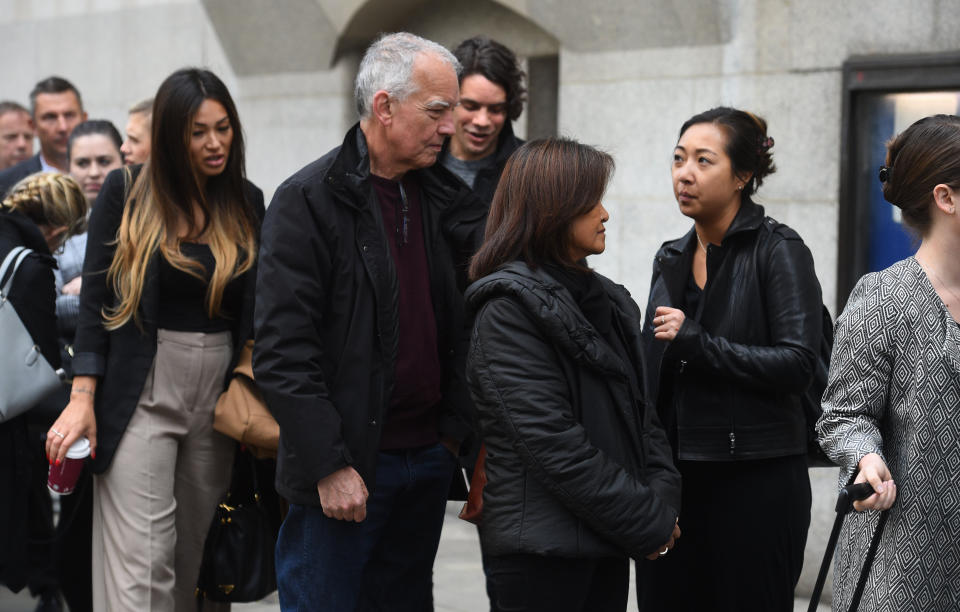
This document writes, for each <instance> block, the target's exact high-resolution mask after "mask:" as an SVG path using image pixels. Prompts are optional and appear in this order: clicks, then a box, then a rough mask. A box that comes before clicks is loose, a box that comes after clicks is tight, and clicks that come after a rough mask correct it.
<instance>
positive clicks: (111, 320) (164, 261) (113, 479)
mask: <svg viewBox="0 0 960 612" xmlns="http://www.w3.org/2000/svg"><path fill="white" fill-rule="evenodd" d="M152 129H153V134H152V149H151V155H150V160H149V161H148V162H147V163H146V164H145V165H144V166H142V167H136V166H135V167H134V168H133V170H132V172H130V171H128V170H118V171H114V172H112V173H111V174H110V175H109V176H108V177H107V181H106V183H105V184H104V186H103V190H102V192H101V194H100V197H99V198H98V201H97V205H96V206H95V208H94V212H93V214H92V216H91V219H90V236H89V242H88V247H87V253H86V258H85V261H84V281H83V289H82V292H81V296H80V325H79V328H78V330H77V339H76V353H75V356H74V360H73V367H74V374H75V378H74V381H73V388H72V392H71V397H70V403H69V404H68V405H67V407H66V408H65V409H64V411H63V413H62V414H61V416H60V418H59V419H57V422H56V423H55V424H54V427H53V428H52V429H51V431H50V433H49V435H48V437H47V454H48V457H49V458H50V461H52V462H59V461H62V460H63V458H64V456H65V453H66V451H67V449H68V448H69V447H70V445H71V444H72V443H73V442H74V441H75V440H76V439H77V438H79V437H80V436H86V437H87V438H89V440H90V446H91V449H92V453H91V456H92V461H91V462H90V464H89V465H90V468H91V470H92V471H93V472H94V474H95V475H96V476H95V478H94V482H95V495H94V545H93V561H94V563H93V568H94V608H95V609H98V610H101V609H104V610H119V609H123V610H138V609H142V610H147V609H149V610H188V609H192V608H194V607H195V606H196V604H195V603H194V599H193V597H194V587H195V585H196V581H197V572H198V569H199V564H200V559H201V552H202V548H203V541H204V537H205V535H206V530H207V526H208V525H209V522H210V519H211V518H212V515H213V512H214V509H215V507H216V504H217V501H218V500H219V499H220V497H221V495H222V494H223V492H224V491H225V489H226V487H227V485H228V479H229V473H230V466H231V457H232V451H233V444H232V442H231V441H230V440H229V439H228V438H226V437H224V436H221V435H220V434H218V433H216V432H215V431H214V430H213V407H214V404H215V402H216V399H217V396H218V395H219V393H220V392H221V390H222V389H223V387H224V383H225V378H226V374H227V372H228V371H229V369H230V367H231V364H232V362H233V360H234V355H236V354H237V353H238V351H239V347H240V346H242V344H243V342H245V341H246V339H247V338H248V337H249V336H250V335H251V330H252V325H251V321H252V310H253V290H254V284H255V258H256V253H257V238H258V231H259V224H260V220H261V219H262V216H263V194H262V192H261V191H260V190H259V189H257V188H256V187H255V186H254V185H252V184H251V183H249V182H248V181H247V180H246V179H245V177H244V148H243V133H242V130H241V126H240V120H239V117H238V116H237V111H236V107H235V106H234V103H233V99H232V98H231V97H230V93H229V91H227V88H226V86H225V85H224V84H223V82H222V81H221V80H220V79H219V78H217V76H216V75H214V74H213V73H212V72H209V71H207V70H200V69H192V68H191V69H183V70H178V71H177V72H175V73H173V74H172V75H170V76H169V77H168V78H167V79H166V80H165V81H164V82H163V84H161V85H160V88H159V90H158V91H157V95H156V97H155V99H154V107H153V127H152Z"/></svg>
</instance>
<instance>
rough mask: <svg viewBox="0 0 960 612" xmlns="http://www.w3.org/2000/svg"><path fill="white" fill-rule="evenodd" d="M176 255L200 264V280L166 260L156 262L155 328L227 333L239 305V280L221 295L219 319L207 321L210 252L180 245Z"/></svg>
mask: <svg viewBox="0 0 960 612" xmlns="http://www.w3.org/2000/svg"><path fill="white" fill-rule="evenodd" d="M180 252H181V253H183V254H184V255H185V256H186V257H189V258H190V259H193V260H194V261H198V262H200V264H201V265H202V266H203V270H204V271H203V277H204V278H203V279H199V278H197V277H196V276H194V275H192V274H188V273H187V272H184V271H183V270H180V269H178V268H175V267H173V265H172V264H171V263H170V262H169V261H167V258H166V257H161V258H160V300H161V301H162V302H163V308H161V309H160V314H159V318H158V319H157V327H158V328H159V329H169V330H174V331H189V332H206V333H213V332H221V331H229V330H230V328H231V325H232V324H233V321H234V320H235V319H236V317H237V315H238V314H239V312H240V308H241V306H242V303H243V283H244V280H243V277H244V276H246V275H247V274H250V272H249V271H248V272H246V273H245V274H244V275H241V276H238V277H236V278H234V279H233V280H231V281H230V282H229V283H228V284H227V286H226V288H225V289H224V292H223V300H222V302H221V306H220V315H219V316H214V317H211V316H209V314H208V311H207V287H208V286H209V285H210V278H211V277H212V276H213V271H214V269H215V266H216V262H215V261H214V258H213V251H211V250H210V246H209V245H206V244H198V243H195V242H181V243H180Z"/></svg>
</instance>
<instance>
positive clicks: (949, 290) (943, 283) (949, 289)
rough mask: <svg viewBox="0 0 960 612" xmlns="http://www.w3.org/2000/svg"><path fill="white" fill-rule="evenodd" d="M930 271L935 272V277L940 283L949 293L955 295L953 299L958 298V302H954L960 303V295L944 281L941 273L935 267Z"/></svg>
mask: <svg viewBox="0 0 960 612" xmlns="http://www.w3.org/2000/svg"><path fill="white" fill-rule="evenodd" d="M930 272H931V273H932V274H933V277H934V278H935V279H937V282H938V283H940V286H941V287H943V288H944V289H946V290H947V293H949V294H950V295H952V296H953V299H955V300H957V301H956V302H954V304H960V296H957V294H956V293H954V292H953V289H951V288H950V287H948V286H947V284H946V283H945V282H943V279H942V278H940V275H939V274H937V272H936V271H935V270H934V269H933V268H930ZM947 306H950V304H947Z"/></svg>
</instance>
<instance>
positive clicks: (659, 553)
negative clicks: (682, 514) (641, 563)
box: [646, 519, 680, 561]
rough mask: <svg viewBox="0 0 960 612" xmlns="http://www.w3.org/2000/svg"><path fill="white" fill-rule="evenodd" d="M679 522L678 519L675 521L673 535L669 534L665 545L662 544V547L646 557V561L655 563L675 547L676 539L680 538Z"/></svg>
mask: <svg viewBox="0 0 960 612" xmlns="http://www.w3.org/2000/svg"><path fill="white" fill-rule="evenodd" d="M679 520H680V519H677V522H675V523H674V524H673V533H672V534H670V539H669V540H667V543H666V544H664V545H663V546H660V547H659V548H657V550H655V551H653V552H652V553H650V554H649V555H647V556H646V559H647V560H648V561H656V560H657V559H659V558H660V557H662V556H664V555H665V554H667V553H668V552H670V549H671V548H673V547H674V546H675V545H676V543H677V539H678V538H679V537H680V523H679Z"/></svg>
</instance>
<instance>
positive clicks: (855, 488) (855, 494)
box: [807, 482, 887, 612]
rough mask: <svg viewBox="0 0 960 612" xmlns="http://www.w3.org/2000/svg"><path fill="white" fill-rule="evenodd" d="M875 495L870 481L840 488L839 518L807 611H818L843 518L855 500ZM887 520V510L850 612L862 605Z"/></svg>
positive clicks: (874, 538) (828, 543) (835, 523)
mask: <svg viewBox="0 0 960 612" xmlns="http://www.w3.org/2000/svg"><path fill="white" fill-rule="evenodd" d="M871 495H873V487H871V486H870V483H868V482H861V483H859V484H850V485H847V486H845V487H843V488H842V489H840V495H839V497H837V507H836V511H837V519H836V520H835V521H834V522H833V531H831V532H830V540H829V541H828V542H827V550H826V552H824V553H823V563H821V564H820V574H818V575H817V584H816V586H814V587H813V593H812V594H811V595H810V607H809V608H807V612H816V611H817V606H819V604H820V595H821V593H822V592H823V583H824V582H826V580H827V570H829V569H830V561H832V560H833V553H834V551H835V550H836V548H837V539H839V537H840V528H841V527H842V526H843V519H844V517H846V515H847V514H849V513H850V511H851V510H853V502H855V501H860V500H863V499H866V498H868V497H870V496H871ZM886 522H887V511H886V510H884V511H883V512H881V513H880V521H879V522H878V523H877V528H876V529H875V530H874V531H873V538H872V539H871V540H870V549H869V550H868V551H867V557H866V559H864V561H863V569H862V570H860V579H859V580H858V581H857V589H856V590H855V591H854V592H853V598H852V599H851V600H850V608H849V610H850V612H854V611H855V610H856V609H857V607H858V606H859V605H860V598H861V597H863V588H864V586H865V585H866V583H867V576H868V575H869V574H870V567H871V566H872V565H873V558H874V557H875V556H876V554H877V546H879V545H880V536H881V535H882V534H883V526H884V525H885V524H886Z"/></svg>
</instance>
